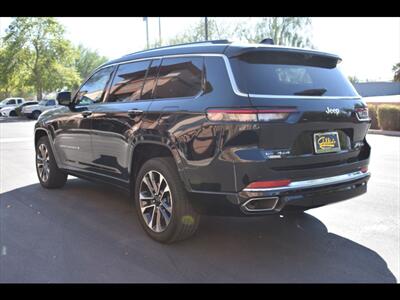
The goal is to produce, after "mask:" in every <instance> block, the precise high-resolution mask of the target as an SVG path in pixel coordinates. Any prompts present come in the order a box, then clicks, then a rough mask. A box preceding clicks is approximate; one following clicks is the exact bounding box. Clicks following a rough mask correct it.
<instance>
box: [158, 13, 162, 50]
mask: <svg viewBox="0 0 400 300" xmlns="http://www.w3.org/2000/svg"><path fill="white" fill-rule="evenodd" d="M158 37H159V39H160V47H161V17H158Z"/></svg>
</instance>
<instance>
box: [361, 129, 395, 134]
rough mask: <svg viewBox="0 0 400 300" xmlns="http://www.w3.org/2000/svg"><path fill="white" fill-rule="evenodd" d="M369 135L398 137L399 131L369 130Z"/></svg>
mask: <svg viewBox="0 0 400 300" xmlns="http://www.w3.org/2000/svg"><path fill="white" fill-rule="evenodd" d="M368 133H369V134H383V135H389V136H400V131H390V130H380V129H369V130H368Z"/></svg>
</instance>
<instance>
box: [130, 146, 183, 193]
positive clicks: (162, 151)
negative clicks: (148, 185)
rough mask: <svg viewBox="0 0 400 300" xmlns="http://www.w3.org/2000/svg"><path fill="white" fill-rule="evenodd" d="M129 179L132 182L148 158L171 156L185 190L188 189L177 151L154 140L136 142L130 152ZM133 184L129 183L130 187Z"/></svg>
mask: <svg viewBox="0 0 400 300" xmlns="http://www.w3.org/2000/svg"><path fill="white" fill-rule="evenodd" d="M130 157H131V161H130V169H129V173H130V179H131V182H134V180H135V178H136V175H137V173H138V172H139V170H140V167H141V166H142V165H143V164H144V163H145V162H146V161H148V160H149V159H151V158H155V157H172V158H173V159H174V161H175V164H176V167H177V170H178V173H179V176H180V178H181V180H182V182H183V183H184V186H185V188H186V189H187V190H189V183H188V181H187V179H186V176H185V175H184V170H183V168H182V166H181V162H180V161H181V159H180V156H179V153H178V151H177V150H176V149H173V148H171V147H169V146H168V145H166V144H163V143H159V142H154V141H143V142H140V143H137V144H136V145H135V146H134V147H133V149H132V154H131V155H130ZM132 186H133V184H131V187H132Z"/></svg>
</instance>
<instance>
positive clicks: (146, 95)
mask: <svg viewBox="0 0 400 300" xmlns="http://www.w3.org/2000/svg"><path fill="white" fill-rule="evenodd" d="M160 62H161V60H159V59H155V60H153V61H152V62H151V66H150V68H149V72H148V73H147V76H146V81H145V83H144V85H143V90H142V97H141V99H150V98H151V96H152V94H153V89H154V85H155V83H156V79H157V72H158V67H159V65H160Z"/></svg>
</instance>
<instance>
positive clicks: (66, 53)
mask: <svg viewBox="0 0 400 300" xmlns="http://www.w3.org/2000/svg"><path fill="white" fill-rule="evenodd" d="M64 32H65V30H64V28H63V26H62V25H61V24H60V23H58V22H57V20H56V19H55V18H52V17H38V18H37V17H17V18H15V19H14V20H13V21H12V22H11V24H10V25H9V27H8V29H7V30H6V35H5V37H4V40H3V41H4V47H5V52H6V53H8V54H9V55H10V57H9V60H8V63H9V65H8V69H12V68H13V67H14V68H16V69H15V70H14V71H16V72H17V73H19V74H20V73H21V72H23V73H24V74H26V75H27V78H26V80H24V82H25V84H27V85H28V86H29V85H31V86H33V87H34V89H35V92H36V97H37V99H41V98H42V95H43V93H48V92H53V91H57V90H61V89H63V88H66V87H67V88H71V87H73V86H75V85H76V84H77V82H79V80H80V78H79V74H78V72H77V71H76V70H75V66H74V62H75V58H76V57H75V56H76V51H74V48H73V46H72V45H71V43H70V42H69V41H68V40H66V39H65V38H64Z"/></svg>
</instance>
